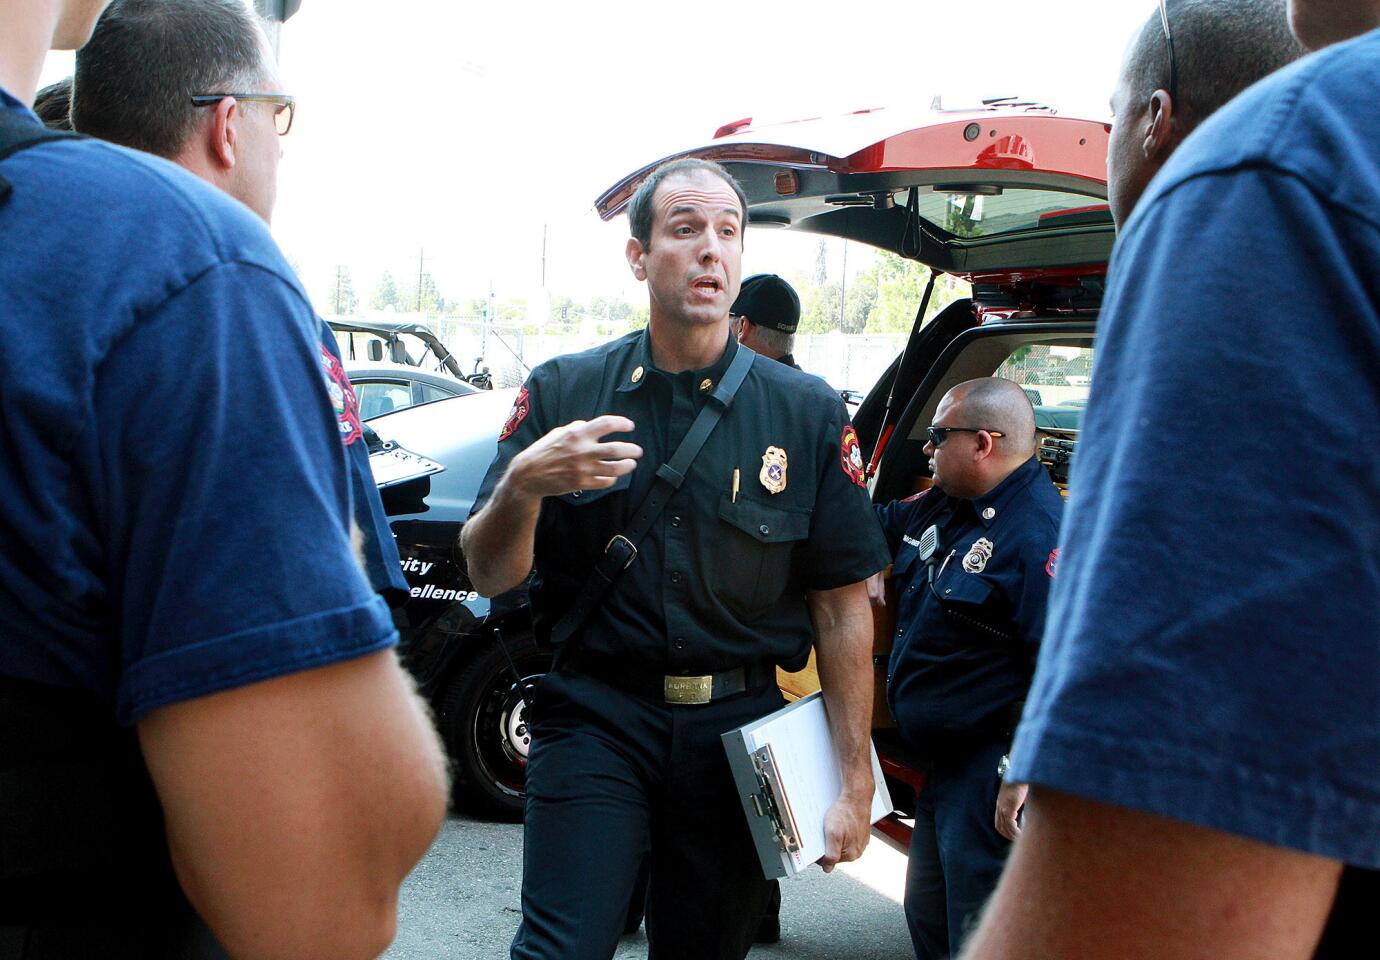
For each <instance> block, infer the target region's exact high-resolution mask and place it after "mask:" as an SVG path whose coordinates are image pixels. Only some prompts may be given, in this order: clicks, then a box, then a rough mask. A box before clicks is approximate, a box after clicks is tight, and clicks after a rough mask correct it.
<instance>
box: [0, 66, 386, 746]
mask: <svg viewBox="0 0 1380 960" xmlns="http://www.w3.org/2000/svg"><path fill="white" fill-rule="evenodd" d="M0 110H3V111H5V112H6V113H10V114H12V115H16V116H23V117H25V118H26V119H31V120H32V121H33V122H34V123H37V119H36V118H34V117H33V116H32V114H30V113H29V112H28V111H27V110H26V109H25V108H24V107H22V106H21V105H20V104H19V103H18V102H17V101H15V100H14V99H13V98H12V97H10V96H8V95H7V94H4V93H3V91H0ZM0 170H3V174H4V176H5V178H6V179H7V180H9V181H10V183H11V184H12V185H13V188H14V189H13V193H12V195H11V196H10V197H9V199H8V200H7V201H6V202H5V203H4V204H3V205H0V238H3V244H4V253H3V256H0V344H3V348H0V673H4V674H6V675H10V676H16V677H20V678H24V679H29V680H35V681H40V682H47V683H52V684H57V685H60V686H65V687H74V688H81V689H87V690H91V691H93V692H95V693H97V694H99V695H100V696H102V697H103V698H105V699H106V700H107V701H108V702H109V703H110V704H111V705H112V708H113V709H114V711H115V713H116V716H117V717H118V718H119V720H120V721H121V722H122V723H132V722H134V721H135V720H137V719H139V718H140V717H141V716H143V715H144V714H146V713H147V712H148V711H150V710H152V709H154V708H156V707H160V706H163V705H165V704H170V703H174V702H178V701H182V700H187V699H191V698H195V697H200V696H204V695H206V694H209V693H213V692H215V691H218V690H224V689H227V688H231V687H236V686H240V685H243V684H248V683H252V682H255V681H259V680H264V679H268V678H270V677H275V676H279V675H282V674H286V673H291V672H294V671H298V670H303V669H306V668H310V667H316V666H322V665H325V664H329V663H333V662H336V661H340V660H344V659H347V658H351V657H356V656H360V655H362V654H365V653H369V652H373V651H376V650H379V649H383V648H386V647H388V646H390V645H391V644H393V643H394V642H396V633H395V632H394V630H393V627H392V623H391V619H390V617H389V615H388V612H387V607H386V605H385V604H384V602H383V601H382V600H381V599H380V598H379V597H378V596H376V595H375V593H374V592H373V590H372V589H371V588H370V585H369V582H368V580H367V579H366V577H365V575H364V572H363V571H362V570H361V569H360V566H359V564H358V563H357V562H356V561H355V560H354V558H353V555H352V551H351V546H350V538H349V520H350V517H351V512H352V503H351V491H350V479H349V473H348V470H347V468H346V453H347V451H346V447H345V445H344V444H343V443H342V439H343V438H342V434H341V430H340V419H339V416H338V413H337V410H336V409H335V406H334V404H333V403H332V400H331V396H330V393H329V392H328V387H327V380H328V376H327V373H328V371H327V370H326V369H325V365H324V360H325V354H324V353H323V351H324V349H325V348H324V346H323V344H322V342H321V335H320V327H319V325H318V321H317V319H316V317H315V315H314V314H313V312H312V310H311V308H310V305H309V304H308V302H307V299H306V296H305V295H304V293H303V292H302V289H301V287H300V285H299V284H298V282H297V280H296V278H295V277H294V276H293V274H292V271H291V270H290V269H289V268H288V266H287V265H286V263H285V262H284V261H283V259H282V256H281V254H280V253H279V252H278V250H277V248H276V246H275V245H274V244H273V241H272V239H271V238H270V237H269V236H268V233H267V231H266V230H265V229H264V227H263V225H262V223H261V222H260V221H259V220H258V219H257V218H256V217H254V215H253V214H252V213H250V212H249V211H248V210H247V209H246V208H244V207H242V206H241V205H240V204H238V203H236V202H235V201H234V200H231V199H230V198H229V197H227V196H225V195H224V194H222V193H220V192H218V191H216V190H214V189H213V188H211V187H210V186H208V185H207V184H205V183H202V182H201V181H199V180H197V179H196V178H195V177H193V176H192V175H191V174H189V173H187V172H186V171H184V170H181V169H180V168H178V167H176V166H174V165H173V164H170V163H168V162H166V161H163V160H160V159H158V158H155V157H151V156H147V155H144V154H138V153H134V152H132V151H128V150H124V149H121V148H119V147H115V146H111V145H109V144H105V143H100V142H98V141H94V140H82V141H74V140H67V141H59V142H56V143H48V144H43V145H41V146H38V147H33V148H31V149H28V150H24V151H21V152H19V153H17V154H15V155H14V156H12V157H10V158H9V159H8V160H5V161H4V162H3V164H0Z"/></svg>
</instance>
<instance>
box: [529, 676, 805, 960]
mask: <svg viewBox="0 0 1380 960" xmlns="http://www.w3.org/2000/svg"><path fill="white" fill-rule="evenodd" d="M782 702H783V700H782V697H781V692H780V691H779V690H778V689H777V688H776V687H775V685H772V686H769V687H767V688H766V689H763V690H760V691H756V692H748V693H743V694H738V695H736V696H730V697H725V698H723V699H722V700H718V701H715V702H714V703H710V704H704V705H700V706H679V705H672V704H665V703H655V702H652V701H649V700H644V699H641V698H639V697H637V696H634V695H632V694H629V693H625V692H623V691H620V690H615V689H613V688H611V687H609V686H607V685H606V684H604V683H601V682H600V681H598V680H594V679H592V678H589V677H585V676H580V675H576V674H570V673H559V672H558V673H550V674H547V676H546V677H545V679H544V680H543V681H542V683H541V686H540V687H539V688H538V690H537V693H536V697H535V704H534V708H533V711H532V717H533V723H532V749H531V753H530V755H529V763H528V767H527V810H526V816H525V828H524V829H525V833H524V851H523V872H522V913H523V922H522V926H521V927H520V928H519V929H518V933H517V936H516V937H515V938H514V940H513V947H512V956H513V957H514V958H521V960H537V958H540V960H607V958H609V957H611V956H612V955H613V953H614V950H615V948H616V947H617V945H618V938H619V936H620V935H621V934H622V932H623V924H624V920H625V919H626V917H627V913H628V904H629V902H630V900H631V898H632V895H633V888H634V884H635V882H636V879H637V873H638V869H639V867H640V866H641V864H642V862H643V860H644V858H646V857H647V856H648V854H649V852H650V863H651V884H650V888H649V890H648V894H647V939H648V941H649V943H650V952H649V957H650V958H651V960H679V958H684V960H715V958H722V960H730V958H731V960H741V958H742V957H744V956H745V955H746V954H747V951H748V948H749V947H750V946H751V945H752V937H753V933H754V932H755V930H756V927H757V923H758V919H759V918H760V916H761V914H762V913H763V911H764V910H765V909H766V906H767V902H768V899H769V897H770V895H771V885H770V884H769V883H768V882H767V881H766V880H765V879H764V878H763V875H762V867H761V864H760V863H759V861H758V859H757V854H756V851H755V848H754V847H753V843H752V839H751V836H750V835H749V833H748V827H747V819H746V817H745V816H744V814H743V808H742V804H741V802H740V801H739V799H738V792H737V789H736V787H735V786H734V783H733V776H732V773H731V772H730V771H729V767H728V760H727V758H726V755H725V753H724V748H723V744H722V742H721V741H720V739H719V736H720V734H722V733H724V732H725V731H728V730H731V729H733V728H734V727H737V726H741V725H742V724H744V723H747V722H749V721H751V720H755V719H757V718H758V717H761V716H763V715H765V714H767V713H770V712H771V711H772V710H775V709H777V708H778V707H780V706H781V704H782Z"/></svg>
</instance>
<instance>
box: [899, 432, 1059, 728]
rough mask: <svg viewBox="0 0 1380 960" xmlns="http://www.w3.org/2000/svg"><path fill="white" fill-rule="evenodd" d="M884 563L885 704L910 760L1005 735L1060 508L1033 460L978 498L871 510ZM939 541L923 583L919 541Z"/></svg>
mask: <svg viewBox="0 0 1380 960" xmlns="http://www.w3.org/2000/svg"><path fill="white" fill-rule="evenodd" d="M876 510H877V519H878V520H879V521H880V522H881V525H882V531H883V532H884V533H885V534H886V539H887V545H888V546H889V547H890V548H891V554H892V557H893V560H892V564H891V575H892V581H893V583H894V584H895V587H896V637H895V642H894V643H893V645H892V650H891V661H890V665H889V666H888V668H887V702H888V704H889V705H890V707H891V714H892V716H893V717H895V718H896V725H897V727H898V728H899V729H900V730H901V733H903V734H904V735H905V736H906V737H907V738H908V739H909V740H911V741H912V742H913V743H914V745H915V746H916V747H917V748H920V749H922V750H927V751H940V750H943V749H945V747H946V746H951V747H956V748H969V747H971V746H972V745H973V743H974V741H975V740H977V739H982V740H984V741H990V740H991V739H992V738H994V737H1003V736H1005V735H1007V733H1009V732H1010V728H1011V724H1012V722H1013V719H1014V718H1013V717H1012V711H1013V710H1014V709H1015V707H1016V704H1018V703H1019V702H1020V701H1021V700H1022V699H1024V697H1025V695H1026V690H1027V688H1028V687H1029V685H1030V675H1031V672H1032V671H1033V669H1034V665H1035V655H1036V651H1037V650H1038V647H1039V642H1040V635H1041V633H1042V632H1043V630H1044V625H1045V606H1046V603H1047V601H1048V597H1049V586H1050V577H1051V576H1052V574H1053V572H1054V569H1055V561H1056V556H1055V553H1054V550H1055V544H1056V543H1057V541H1058V538H1059V520H1060V516H1061V514H1062V512H1063V504H1062V502H1061V500H1060V498H1059V491H1058V490H1056V489H1055V487H1054V484H1052V483H1050V480H1049V474H1048V473H1047V472H1046V471H1045V468H1044V465H1043V464H1041V463H1040V462H1039V461H1038V460H1034V459H1032V460H1029V461H1027V462H1026V463H1025V464H1023V465H1022V466H1020V467H1019V468H1017V469H1016V470H1015V471H1014V472H1013V473H1012V474H1011V475H1010V476H1009V477H1007V478H1006V479H1005V480H1003V481H1002V482H1001V483H999V484H997V486H996V487H994V488H993V489H992V490H990V491H988V492H987V493H986V494H984V495H983V496H981V497H977V498H974V499H971V500H969V499H964V498H961V497H950V496H947V495H945V494H944V493H943V492H942V491H939V490H933V489H932V490H928V491H926V492H925V493H923V494H919V495H918V496H915V497H910V498H908V499H905V500H898V501H896V502H895V503H890V504H887V505H886V506H884V507H883V506H878V507H877V508H876ZM931 525H934V526H937V527H938V529H939V547H938V549H937V550H936V551H935V553H934V556H933V558H932V559H933V564H932V566H933V567H934V571H933V575H932V576H931V571H930V570H929V569H928V567H927V566H926V564H925V563H924V562H923V561H922V560H921V559H920V540H921V537H922V536H923V535H924V532H925V530H926V528H928V527H930V526H931Z"/></svg>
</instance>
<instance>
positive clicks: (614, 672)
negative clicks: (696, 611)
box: [556, 650, 776, 705]
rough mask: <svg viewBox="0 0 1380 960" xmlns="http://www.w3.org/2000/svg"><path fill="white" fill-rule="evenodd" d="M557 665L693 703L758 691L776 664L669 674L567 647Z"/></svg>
mask: <svg viewBox="0 0 1380 960" xmlns="http://www.w3.org/2000/svg"><path fill="white" fill-rule="evenodd" d="M556 669H557V670H558V671H560V672H562V673H576V674H580V675H582V676H586V677H592V678H593V679H595V680H598V681H600V682H601V683H606V684H608V685H609V686H611V687H613V688H614V689H616V690H622V691H624V692H625V693H631V694H632V695H633V696H637V697H641V698H642V699H644V700H652V701H654V702H657V703H673V704H677V705H687V704H690V705H696V704H706V703H713V702H714V701H715V700H722V699H723V698H724V697H731V696H733V695H734V694H737V693H743V692H744V691H753V692H755V691H758V690H762V689H765V688H766V687H768V686H771V685H772V684H775V683H776V667H775V666H774V665H773V664H770V663H754V664H751V665H750V666H746V667H734V668H733V669H731V670H722V671H720V672H718V673H705V674H668V673H664V672H662V670H661V669H659V668H657V667H653V666H649V665H646V664H639V663H633V662H630V661H628V660H626V659H624V658H622V657H613V656H609V655H607V654H602V653H589V652H586V651H582V650H570V651H568V652H567V653H566V654H565V656H562V657H560V658H559V662H558V664H557V667H556Z"/></svg>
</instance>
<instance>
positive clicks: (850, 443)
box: [839, 423, 867, 487]
mask: <svg viewBox="0 0 1380 960" xmlns="http://www.w3.org/2000/svg"><path fill="white" fill-rule="evenodd" d="M839 448H840V449H839V462H840V463H842V464H843V472H844V473H846V474H848V479H849V480H852V481H853V482H854V483H856V484H857V485H858V486H860V487H862V486H866V485H867V477H866V476H865V475H864V473H863V455H862V447H860V446H858V431H856V430H854V429H853V425H852V424H851V423H850V424H848V425H847V426H846V427H844V428H843V437H842V438H841V439H840V441H839Z"/></svg>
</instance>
